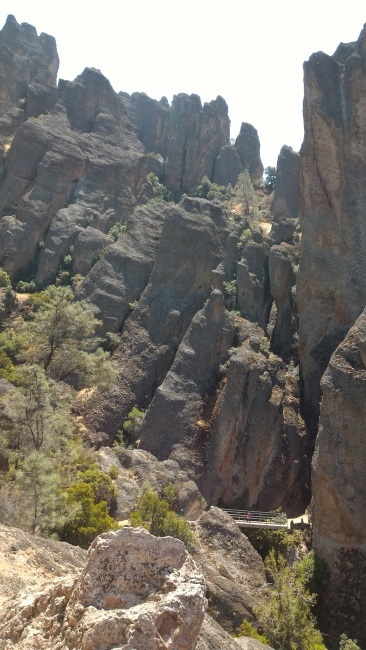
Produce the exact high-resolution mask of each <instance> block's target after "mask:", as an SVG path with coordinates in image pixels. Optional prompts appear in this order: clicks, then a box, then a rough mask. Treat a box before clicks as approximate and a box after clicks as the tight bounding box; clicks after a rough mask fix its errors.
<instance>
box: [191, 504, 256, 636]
mask: <svg viewBox="0 0 366 650" xmlns="http://www.w3.org/2000/svg"><path fill="white" fill-rule="evenodd" d="M192 529H193V530H194V533H195V535H196V537H197V539H198V545H196V546H195V547H194V548H193V549H192V550H191V553H192V557H193V558H194V560H195V561H196V562H197V564H198V565H199V566H200V567H201V569H202V571H203V574H204V576H205V580H206V587H207V592H206V595H207V599H208V613H209V614H210V615H211V616H212V618H214V619H215V621H216V622H217V623H219V624H220V625H221V626H222V627H223V628H224V629H225V630H226V631H227V632H230V633H232V632H234V631H235V630H236V629H237V628H238V627H240V625H241V623H242V622H243V619H244V618H245V619H246V620H252V619H253V608H254V607H255V606H256V605H258V604H259V603H260V601H261V599H262V598H263V596H264V594H265V590H266V580H265V575H264V567H263V562H262V560H261V558H260V556H259V555H258V553H257V552H256V551H255V550H254V549H253V547H252V546H251V544H250V543H249V541H248V539H247V538H246V537H245V535H243V533H241V531H240V529H239V528H238V526H237V525H236V524H235V522H234V521H233V520H232V518H231V517H230V516H229V515H228V514H226V513H225V512H223V511H222V510H220V509H219V508H214V507H212V508H210V509H209V510H208V511H207V512H204V513H203V515H202V516H201V517H200V518H199V519H198V521H196V522H194V523H193V524H192ZM219 647H220V646H219Z"/></svg>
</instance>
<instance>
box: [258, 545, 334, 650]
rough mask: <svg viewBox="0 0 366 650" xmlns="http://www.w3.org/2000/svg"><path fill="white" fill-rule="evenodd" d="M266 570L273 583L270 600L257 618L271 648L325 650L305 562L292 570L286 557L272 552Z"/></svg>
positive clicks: (263, 604)
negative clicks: (314, 613)
mask: <svg viewBox="0 0 366 650" xmlns="http://www.w3.org/2000/svg"><path fill="white" fill-rule="evenodd" d="M265 567H266V570H267V572H268V574H269V576H270V579H271V586H270V598H269V601H268V602H263V603H262V604H261V605H260V606H259V607H258V608H257V609H256V610H255V614H256V616H257V619H258V624H259V627H260V629H261V630H263V632H264V634H265V636H266V637H267V639H268V641H269V644H270V645H271V646H273V648H275V650H325V646H324V645H323V640H322V636H321V634H320V632H319V631H318V630H317V629H316V627H315V623H316V622H315V618H314V616H313V614H312V611H311V608H312V606H313V605H314V602H315V596H314V595H312V594H310V592H309V591H308V589H307V588H306V580H307V578H306V572H304V571H303V569H302V566H301V562H298V563H296V564H295V565H294V566H293V567H290V566H288V565H287V563H286V560H285V558H284V557H283V556H282V555H276V554H275V553H274V551H271V552H270V553H269V555H268V557H267V558H266V561H265Z"/></svg>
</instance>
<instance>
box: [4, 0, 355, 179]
mask: <svg viewBox="0 0 366 650" xmlns="http://www.w3.org/2000/svg"><path fill="white" fill-rule="evenodd" d="M9 13H11V14H13V15H14V16H15V17H16V19H17V21H18V22H19V23H21V22H28V23H30V24H32V25H34V27H36V29H37V32H38V34H40V33H41V32H46V33H48V34H52V35H53V36H54V37H55V38H56V41H57V48H58V53H59V56H60V69H59V78H63V79H70V80H71V79H74V78H75V77H76V76H77V75H78V74H80V73H81V72H82V71H83V70H84V68H85V67H94V68H98V69H99V70H101V72H102V73H103V74H104V75H105V76H106V77H107V78H108V79H109V81H110V82H111V84H112V86H113V88H114V89H115V90H116V91H117V92H119V91H121V90H122V91H125V92H128V93H132V92H134V91H139V92H145V93H146V94H147V95H149V96H150V97H153V98H155V99H160V97H162V96H164V95H165V96H166V97H167V98H168V100H169V101H170V102H171V100H172V98H173V96H174V95H175V94H178V93H180V92H185V93H189V94H190V93H196V94H198V95H199V96H200V97H201V100H202V102H208V101H211V100H212V99H215V98H216V97H217V95H221V96H222V97H224V99H225V100H226V102H227V104H228V107H229V117H230V120H231V137H233V138H235V137H236V136H237V135H238V133H239V130H240V125H241V123H242V122H249V123H250V124H253V126H255V128H256V129H257V131H258V135H259V139H260V142H261V158H262V162H263V164H264V166H265V167H266V166H269V165H273V166H275V165H276V162H277V157H278V154H279V152H280V149H281V147H282V145H284V144H287V145H290V146H291V147H293V149H295V150H296V151H298V150H299V149H300V146H301V142H302V140H303V118H302V100H303V67H302V66H303V62H304V61H306V60H307V59H308V58H309V57H310V56H311V54H312V53H313V52H317V51H319V50H322V51H323V52H326V53H327V54H333V52H334V51H335V49H336V47H337V46H338V44H339V43H340V42H344V43H348V42H351V41H355V40H356V39H357V38H358V36H359V33H360V31H361V29H362V27H363V24H364V23H365V22H366V3H365V0H347V2H334V0H306V1H305V2H299V0H275V1H270V0H262V1H259V0H224V1H223V2H220V3H219V2H216V3H215V2H213V1H212V0H184V2H181V1H180V2H178V1H177V0H151V1H150V2H148V1H147V0H133V1H131V0H103V1H100V0H99V1H98V2H80V1H78V0H61V2H57V3H56V2H52V1H51V0H48V2H45V1H44V0H0V28H2V26H3V25H4V23H5V20H6V17H7V15H8V14H9Z"/></svg>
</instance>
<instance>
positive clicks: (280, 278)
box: [268, 242, 299, 363]
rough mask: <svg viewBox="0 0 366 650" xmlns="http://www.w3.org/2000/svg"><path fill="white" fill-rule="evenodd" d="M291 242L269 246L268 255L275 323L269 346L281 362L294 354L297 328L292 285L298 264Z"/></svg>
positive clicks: (291, 357) (296, 254)
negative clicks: (275, 310)
mask: <svg viewBox="0 0 366 650" xmlns="http://www.w3.org/2000/svg"><path fill="white" fill-rule="evenodd" d="M298 261H299V260H298V251H297V249H296V248H295V246H292V245H291V244H287V243H286V242H282V243H281V244H279V245H277V246H276V245H275V246H272V247H271V249H270V251H269V256H268V269H269V279H270V288H271V295H272V298H273V299H274V301H275V303H276V309H277V314H276V323H275V326H274V329H273V332H272V338H271V347H272V350H273V352H274V353H275V354H277V355H278V356H280V357H281V358H282V359H283V361H285V363H290V361H291V359H293V358H294V356H295V355H294V337H295V335H296V332H297V322H296V311H295V297H294V291H293V289H294V286H295V282H296V271H295V267H296V266H297V264H298Z"/></svg>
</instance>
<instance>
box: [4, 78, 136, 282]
mask: <svg viewBox="0 0 366 650" xmlns="http://www.w3.org/2000/svg"><path fill="white" fill-rule="evenodd" d="M142 159H143V148H142V145H141V143H139V142H138V140H137V138H136V136H135V134H134V132H133V131H132V127H131V126H130V125H129V121H128V118H127V115H126V113H125V109H124V107H123V104H122V102H121V100H120V99H119V97H118V96H117V95H116V93H115V92H114V91H113V89H112V87H111V85H110V84H109V82H108V81H107V79H105V77H103V75H102V74H101V73H100V72H99V71H97V70H93V69H86V70H85V71H84V72H83V73H82V75H80V76H79V77H78V78H77V79H76V80H75V81H74V82H68V83H65V82H64V83H62V84H61V86H60V98H59V100H58V102H57V104H56V105H55V107H54V108H53V109H52V111H51V112H50V114H49V115H45V116H41V117H40V118H39V119H37V120H28V121H27V122H26V123H25V124H23V125H22V126H21V127H20V128H19V129H18V130H17V133H16V135H15V138H14V141H13V144H12V146H11V149H10V151H9V154H8V156H7V160H6V168H5V174H4V178H3V182H2V184H1V186H0V210H2V211H3V214H4V215H5V216H3V218H2V219H1V222H0V232H1V243H0V264H1V265H2V266H3V267H4V268H6V269H7V271H8V272H9V273H10V274H11V276H12V277H17V276H19V274H21V273H25V272H26V271H27V270H29V268H30V266H31V265H33V267H34V265H36V267H38V270H37V274H36V280H37V282H38V283H40V284H43V283H44V282H46V281H47V280H50V279H52V278H54V277H55V275H56V272H57V270H58V268H59V264H60V261H61V259H62V258H63V257H64V256H65V255H66V254H67V253H68V251H69V249H70V247H71V246H74V245H75V243H76V240H77V238H78V236H79V235H80V234H81V233H82V231H83V229H84V228H86V227H87V226H93V227H94V228H96V229H97V230H101V231H104V232H105V231H107V230H108V229H109V228H110V227H111V226H112V225H113V224H114V223H116V222H117V221H119V220H121V219H122V220H126V217H127V216H128V215H129V214H130V213H131V212H132V209H133V207H134V206H135V204H136V196H137V195H138V193H139V184H140V181H141V172H140V163H141V160H142ZM41 241H43V242H44V246H43V248H42V250H41V253H40V255H39V259H37V257H38V252H39V247H38V244H39V242H41ZM82 246H83V241H82V240H81V241H80V242H78V249H79V256H81V251H80V249H81V248H82ZM84 246H85V247H86V249H88V246H89V244H88V240H85V238H84Z"/></svg>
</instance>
